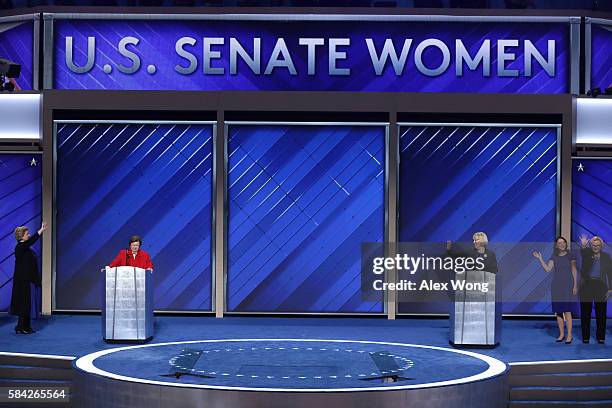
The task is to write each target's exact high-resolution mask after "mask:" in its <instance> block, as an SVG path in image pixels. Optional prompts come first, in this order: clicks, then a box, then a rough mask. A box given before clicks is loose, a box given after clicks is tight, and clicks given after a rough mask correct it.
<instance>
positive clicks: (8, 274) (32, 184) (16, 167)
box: [0, 153, 42, 312]
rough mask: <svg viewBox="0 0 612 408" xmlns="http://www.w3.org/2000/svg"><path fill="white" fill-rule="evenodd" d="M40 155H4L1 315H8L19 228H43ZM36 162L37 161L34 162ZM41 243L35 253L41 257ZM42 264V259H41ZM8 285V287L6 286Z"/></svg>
mask: <svg viewBox="0 0 612 408" xmlns="http://www.w3.org/2000/svg"><path fill="white" fill-rule="evenodd" d="M40 158H41V156H40V155H38V154H35V155H28V154H9V153H0V225H1V226H2V230H1V231H0V286H1V285H4V286H3V287H2V289H0V312H6V311H8V308H9V305H10V302H11V289H12V288H13V284H12V278H13V272H14V270H15V255H14V253H15V245H16V244H17V242H16V241H15V236H14V230H15V227H18V226H20V225H25V226H26V227H28V228H29V229H30V232H34V231H36V230H38V228H40V223H41V204H42V170H41V168H42V166H41V163H40V161H41V160H40ZM32 159H34V161H32ZM40 248H41V246H40V241H38V242H37V243H36V244H35V245H34V247H33V249H34V252H36V253H38V254H40ZM38 260H39V262H40V260H41V259H40V256H39V258H38ZM5 284H6V285H5Z"/></svg>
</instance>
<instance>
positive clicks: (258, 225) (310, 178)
mask: <svg viewBox="0 0 612 408" xmlns="http://www.w3.org/2000/svg"><path fill="white" fill-rule="evenodd" d="M384 152H385V127H384V126H296V125H293V126H289V125H231V126H229V142H228V156H229V176H228V188H229V193H228V201H229V219H228V240H229V242H228V271H227V310H228V311H240V312H347V313H348V312H382V311H383V307H382V302H366V301H362V300H361V295H360V283H361V281H360V269H361V261H360V258H361V253H360V244H361V242H382V241H383V234H384V178H385V172H384V166H385V162H384Z"/></svg>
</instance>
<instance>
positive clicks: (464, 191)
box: [399, 125, 557, 313]
mask: <svg viewBox="0 0 612 408" xmlns="http://www.w3.org/2000/svg"><path fill="white" fill-rule="evenodd" d="M400 152H401V153H400V175H399V177H400V179H399V180H400V191H399V196H400V203H399V214H400V224H399V233H400V241H402V242H445V241H446V240H453V241H468V242H471V240H472V234H473V233H474V232H476V231H484V232H486V233H487V235H488V237H489V240H490V241H491V242H504V243H512V242H515V243H519V242H551V243H552V242H553V241H554V239H555V232H556V183H557V179H556V177H557V129H556V128H545V127H541V128H535V127H501V126H499V127H497V126H496V127H484V126H483V127H472V126H459V127H457V126H421V125H419V126H404V127H401V128H400ZM519 250H520V251H526V250H528V248H523V247H522V246H521V247H519V246H517V247H516V250H513V251H509V252H508V257H509V256H510V255H512V256H513V257H514V262H513V263H512V265H513V266H512V270H511V271H509V270H508V271H502V272H505V273H502V274H500V276H501V279H502V285H503V289H504V299H513V300H514V299H516V302H513V303H506V304H504V312H506V313H548V312H550V297H549V294H548V293H547V291H549V289H550V282H549V279H550V277H549V276H547V275H546V274H544V273H540V272H541V271H540V267H539V265H537V264H536V262H533V257H531V256H530V254H529V253H525V254H522V256H517V253H516V251H519ZM517 258H518V259H521V260H524V261H522V262H519V263H517V262H516V259H517ZM503 264H504V259H503V257H502V258H501V259H500V268H502V269H503ZM517 265H518V268H517ZM498 279H499V278H498ZM522 299H523V300H526V299H529V300H530V302H522V301H521V300H522ZM533 299H540V300H539V301H538V302H533V301H531V300H533ZM400 312H405V313H409V312H427V313H432V312H435V313H448V305H440V304H438V305H433V304H417V303H403V304H400Z"/></svg>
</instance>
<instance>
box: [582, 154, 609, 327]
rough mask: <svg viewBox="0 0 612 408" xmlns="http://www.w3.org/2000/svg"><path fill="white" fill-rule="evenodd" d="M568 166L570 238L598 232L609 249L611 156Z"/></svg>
mask: <svg viewBox="0 0 612 408" xmlns="http://www.w3.org/2000/svg"><path fill="white" fill-rule="evenodd" d="M579 165H582V167H581V168H580V169H579V168H578V166H579ZM572 167H573V174H572V240H573V241H575V242H577V241H578V239H579V237H580V235H582V234H586V235H587V237H589V238H590V237H592V236H593V235H598V236H600V237H601V238H602V239H603V240H604V242H605V243H606V247H605V248H604V251H606V252H608V253H612V249H611V246H610V243H612V182H611V180H612V159H574V160H573V161H572ZM608 317H612V302H608Z"/></svg>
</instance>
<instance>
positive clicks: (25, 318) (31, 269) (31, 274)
mask: <svg viewBox="0 0 612 408" xmlns="http://www.w3.org/2000/svg"><path fill="white" fill-rule="evenodd" d="M46 229H47V224H46V223H44V222H43V223H42V226H41V227H40V229H39V230H38V231H37V232H36V233H35V234H34V235H30V231H28V228H27V227H17V228H15V239H16V240H17V246H16V247H15V274H14V275H13V292H12V295H11V313H12V314H14V315H17V316H18V317H19V320H18V322H17V326H16V327H15V333H19V334H31V333H34V330H32V327H31V326H30V308H31V303H32V295H31V293H30V284H31V283H33V284H35V285H38V286H40V275H39V274H38V259H37V258H36V254H35V253H34V251H32V249H31V248H30V247H31V246H32V245H33V244H34V243H35V242H36V241H38V238H40V235H41V234H42V233H43V232H44V231H45V230H46Z"/></svg>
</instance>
